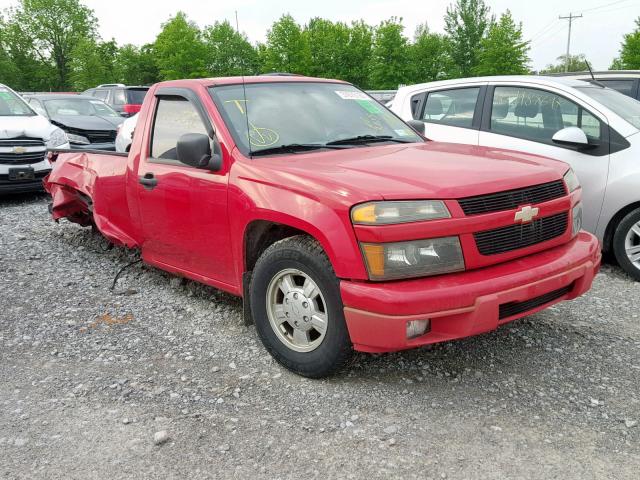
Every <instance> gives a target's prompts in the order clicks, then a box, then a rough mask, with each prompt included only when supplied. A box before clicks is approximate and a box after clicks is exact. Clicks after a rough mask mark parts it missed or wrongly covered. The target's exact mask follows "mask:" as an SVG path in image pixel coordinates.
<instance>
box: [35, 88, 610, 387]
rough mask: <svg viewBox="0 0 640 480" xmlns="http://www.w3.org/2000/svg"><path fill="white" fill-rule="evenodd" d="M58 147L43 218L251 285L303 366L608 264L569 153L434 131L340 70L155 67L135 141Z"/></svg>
mask: <svg viewBox="0 0 640 480" xmlns="http://www.w3.org/2000/svg"><path fill="white" fill-rule="evenodd" d="M49 156H50V158H51V160H52V161H53V170H52V172H51V174H50V175H49V176H48V178H47V179H45V187H46V189H47V191H48V192H49V193H50V194H51V196H52V206H51V211H52V215H53V218H54V219H56V220H57V219H60V218H67V219H69V220H71V221H73V222H77V223H79V224H81V225H94V226H95V227H96V228H97V229H98V230H99V231H100V232H101V233H102V234H103V235H104V236H105V237H107V238H108V239H109V240H111V241H112V242H114V243H117V244H121V245H125V246H127V247H131V248H138V249H140V250H141V255H142V259H143V260H144V262H145V263H147V264H149V265H152V266H155V267H157V268H160V269H163V270H166V271H169V272H173V273H175V274H177V275H182V276H184V277H188V278H190V279H194V280H196V281H199V282H202V283H205V284H208V285H212V286H214V287H217V288H220V289H222V290H225V291H227V292H230V293H232V294H235V295H238V296H242V297H243V300H244V305H245V317H246V318H248V319H252V320H253V322H254V323H255V325H256V329H257V332H258V335H259V337H260V339H261V340H262V342H263V344H264V346H265V347H266V348H267V350H268V351H269V352H270V353H271V354H272V355H273V357H274V358H275V359H276V360H277V361H278V362H280V363H281V364H282V365H284V366H285V367H287V368H289V369H291V370H292V371H294V372H296V373H299V374H301V375H305V376H309V377H322V376H325V375H329V374H331V373H332V372H335V371H336V370H337V369H339V368H340V367H342V366H343V365H344V364H345V363H346V362H347V361H348V359H349V357H350V356H351V354H352V352H353V350H358V351H363V352H388V351H397V350H402V349H407V348H412V347H417V346H421V345H426V344H430V343H435V342H442V341H447V340H452V339H457V338H462V337H467V336H470V335H476V334H480V333H483V332H487V331H490V330H493V329H496V328H497V327H498V326H499V325H501V324H504V323H506V322H510V321H512V320H515V319H517V318H519V317H522V316H524V315H527V314H531V313H534V312H536V311H539V310H541V309H543V308H545V307H548V306H549V305H552V304H554V303H557V302H559V301H562V300H570V299H573V298H575V297H577V296H579V295H581V294H583V293H584V292H586V291H587V290H588V289H589V288H590V286H591V283H592V280H593V277H594V275H595V274H596V273H597V271H598V268H599V265H600V248H599V245H598V241H597V240H596V238H595V237H594V236H593V235H591V234H589V233H586V232H584V231H581V218H582V206H581V203H580V196H581V188H580V184H579V182H578V180H577V178H576V176H575V174H574V173H573V171H572V170H571V169H570V168H569V167H568V166H567V165H566V164H564V163H561V162H557V161H553V160H549V159H545V158H543V157H539V156H534V155H529V154H524V153H519V152H515V151H509V150H501V149H489V148H482V147H477V146H464V145H452V144H445V143H437V142H431V141H427V140H425V139H424V138H423V137H422V136H421V135H419V134H418V133H416V131H414V130H413V129H412V128H411V127H410V126H409V125H407V124H406V123H404V122H403V121H402V120H400V119H399V118H398V117H396V116H395V115H394V114H392V113H391V112H390V111H388V110H387V109H385V108H384V107H382V106H380V105H379V104H378V103H377V102H375V101H374V100H373V99H372V98H371V97H369V96H368V95H366V94H365V93H364V92H362V91H360V90H358V89H357V88H355V87H354V86H352V85H350V84H348V83H344V82H340V81H334V80H324V79H312V78H305V77H293V76H291V77H282V76H271V77H269V76H260V77H246V78H244V79H241V78H217V79H201V80H178V81H169V82H162V83H159V84H156V85H154V86H153V87H151V89H150V90H149V94H148V95H147V96H146V98H145V101H144V104H143V106H142V110H141V112H140V118H139V120H138V123H137V128H136V129H135V132H134V136H133V142H132V144H131V150H130V152H129V153H128V154H124V153H121V154H119V153H107V152H87V151H84V152H78V151H68V150H58V151H56V150H54V151H52V152H50V154H49Z"/></svg>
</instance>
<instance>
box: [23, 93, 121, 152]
mask: <svg viewBox="0 0 640 480" xmlns="http://www.w3.org/2000/svg"><path fill="white" fill-rule="evenodd" d="M25 100H26V101H27V102H28V103H29V105H30V106H31V107H32V108H33V109H34V110H35V111H36V112H38V113H39V114H40V115H43V116H45V117H47V118H48V119H49V120H50V121H51V123H52V124H54V125H56V126H57V127H60V128H61V129H62V130H64V131H65V132H66V134H67V137H69V143H70V144H71V148H77V149H89V150H115V141H116V130H117V127H118V125H120V124H121V123H122V122H123V121H124V118H123V117H122V116H121V115H120V114H118V112H116V111H115V110H114V109H113V108H111V107H110V106H109V105H107V104H106V103H104V102H103V101H102V100H98V99H97V98H93V97H88V96H84V95H52V94H50V95H27V96H25Z"/></svg>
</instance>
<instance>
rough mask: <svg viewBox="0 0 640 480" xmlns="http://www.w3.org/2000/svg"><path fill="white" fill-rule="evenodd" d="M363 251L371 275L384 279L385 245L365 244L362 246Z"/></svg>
mask: <svg viewBox="0 0 640 480" xmlns="http://www.w3.org/2000/svg"><path fill="white" fill-rule="evenodd" d="M362 251H363V252H364V258H365V260H366V262H367V269H368V270H369V275H370V276H374V277H384V245H380V244H375V243H365V244H362Z"/></svg>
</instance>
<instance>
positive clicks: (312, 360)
mask: <svg viewBox="0 0 640 480" xmlns="http://www.w3.org/2000/svg"><path fill="white" fill-rule="evenodd" d="M313 287H315V288H313ZM285 292H286V293H285ZM307 294H308V295H307ZM249 296H250V302H251V311H252V314H253V320H254V323H255V325H256V330H257V332H258V335H259V336H260V340H261V341H262V343H263V345H264V346H265V348H266V349H267V351H268V352H269V353H270V354H271V356H273V358H274V359H275V360H276V361H277V362H279V363H280V364H281V365H283V366H284V367H286V368H288V369H289V370H291V371H292V372H295V373H297V374H299V375H302V376H305V377H310V378H321V377H326V376H329V375H331V374H333V373H335V372H337V371H338V370H340V369H341V368H342V367H344V366H345V365H346V364H347V362H348V361H349V359H350V358H351V356H352V355H353V346H352V344H351V340H350V339H349V333H348V331H347V326H346V323H345V320H344V311H343V305H342V299H341V297H340V287H339V281H338V279H337V278H336V276H335V273H334V272H333V268H332V266H331V263H330V262H329V259H328V258H327V255H326V254H325V253H324V250H323V249H322V247H321V246H320V244H318V242H317V241H315V240H314V239H313V238H311V237H308V236H304V235H299V236H295V237H290V238H286V239H284V240H280V241H278V242H276V243H274V244H273V245H271V246H270V247H269V248H267V249H266V250H265V252H264V253H263V254H262V256H261V257H260V258H259V259H258V261H257V263H256V265H255V268H254V270H253V276H252V279H251V284H250V287H249ZM294 297H295V298H294ZM294 323H295V325H294ZM296 325H297V326H296Z"/></svg>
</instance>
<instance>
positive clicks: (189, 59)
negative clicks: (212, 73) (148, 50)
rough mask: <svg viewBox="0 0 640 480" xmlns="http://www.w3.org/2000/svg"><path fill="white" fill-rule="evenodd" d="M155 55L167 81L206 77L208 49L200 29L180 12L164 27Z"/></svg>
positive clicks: (156, 42)
mask: <svg viewBox="0 0 640 480" xmlns="http://www.w3.org/2000/svg"><path fill="white" fill-rule="evenodd" d="M153 52H154V55H155V59H156V64H157V65H158V70H159V71H160V77H161V78H162V79H164V80H175V79H179V78H200V77H206V76H207V68H206V62H205V59H206V46H205V44H204V42H203V40H202V32H201V31H200V29H199V28H198V26H197V25H196V24H195V23H194V22H191V21H189V20H188V19H187V16H186V14H185V13H184V12H178V13H177V14H176V16H175V17H172V18H170V19H169V20H168V21H167V22H165V23H163V24H162V31H161V32H160V33H159V34H158V36H157V37H156V41H155V43H154V47H153Z"/></svg>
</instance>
